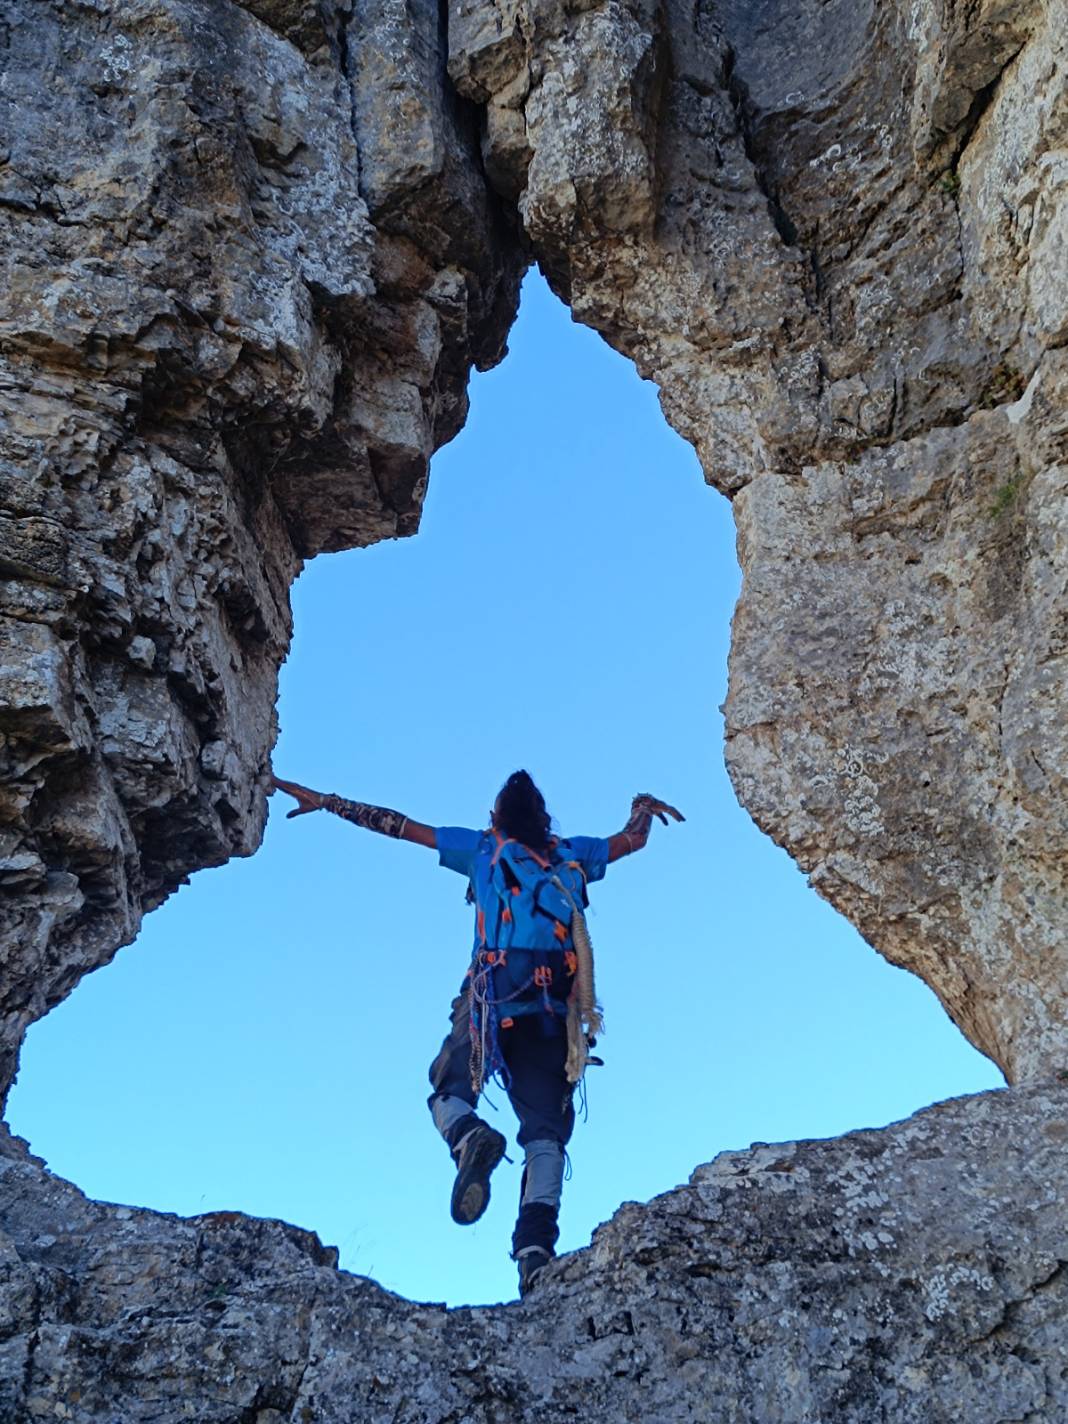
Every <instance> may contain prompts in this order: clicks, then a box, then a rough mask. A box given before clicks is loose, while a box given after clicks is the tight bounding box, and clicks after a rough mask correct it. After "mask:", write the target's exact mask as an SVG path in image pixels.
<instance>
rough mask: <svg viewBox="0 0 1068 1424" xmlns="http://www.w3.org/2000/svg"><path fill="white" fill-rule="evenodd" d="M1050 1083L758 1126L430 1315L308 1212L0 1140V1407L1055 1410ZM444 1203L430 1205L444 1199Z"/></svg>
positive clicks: (945, 1414)
mask: <svg viewBox="0 0 1068 1424" xmlns="http://www.w3.org/2000/svg"><path fill="white" fill-rule="evenodd" d="M1066 1141H1068V1089H1065V1088H1056V1087H1048V1088H1016V1089H1008V1090H1005V1091H1002V1092H999V1093H991V1094H985V1095H981V1096H977V1097H974V1098H963V1099H958V1100H957V1101H955V1102H949V1103H944V1104H941V1105H939V1106H938V1107H935V1108H931V1109H928V1110H927V1111H926V1112H923V1113H920V1114H918V1115H917V1116H916V1117H914V1118H912V1119H910V1120H909V1121H907V1122H904V1123H898V1124H896V1125H895V1126H893V1127H890V1128H886V1129H884V1130H882V1131H879V1132H857V1133H850V1134H849V1135H848V1136H846V1137H842V1138H837V1139H834V1140H830V1141H826V1142H798V1143H792V1142H791V1143H783V1144H778V1145H776V1146H761V1145H757V1146H755V1147H753V1148H752V1149H750V1150H749V1151H747V1152H730V1153H725V1154H723V1155H722V1156H720V1157H718V1158H717V1159H716V1161H714V1162H712V1163H710V1164H709V1165H707V1166H704V1167H699V1168H698V1169H697V1170H696V1172H695V1173H694V1174H693V1177H692V1178H691V1181H690V1183H689V1185H688V1186H683V1187H679V1188H677V1189H676V1190H675V1191H672V1192H669V1193H667V1194H666V1195H664V1196H662V1197H657V1198H655V1199H654V1200H653V1201H651V1202H649V1203H648V1204H646V1205H639V1204H638V1203H635V1202H628V1203H625V1204H624V1205H623V1206H622V1207H621V1208H620V1209H619V1211H618V1212H617V1213H616V1215H615V1216H614V1217H613V1218H612V1220H611V1221H610V1222H608V1223H607V1224H606V1225H605V1226H602V1227H599V1228H598V1230H597V1231H596V1233H595V1234H594V1238H593V1242H592V1244H591V1245H590V1246H589V1247H588V1248H587V1249H586V1250H584V1251H578V1252H575V1253H574V1254H572V1255H569V1256H566V1257H563V1258H561V1259H560V1260H559V1261H558V1262H556V1263H554V1264H553V1265H552V1266H550V1267H549V1269H548V1271H547V1273H546V1274H545V1275H544V1276H543V1277H542V1279H541V1280H540V1281H539V1283H538V1285H537V1286H536V1287H535V1289H534V1291H533V1292H532V1294H531V1295H530V1296H528V1298H527V1299H526V1300H525V1301H523V1302H514V1303H512V1304H510V1305H501V1306H493V1307H481V1308H475V1309H459V1310H446V1309H445V1308H444V1307H442V1306H435V1305H420V1304H413V1303H412V1302H409V1301H405V1300H402V1299H400V1298H399V1297H397V1296H394V1295H391V1294H389V1293H388V1292H386V1291H383V1290H382V1289H381V1288H380V1287H379V1286H376V1285H375V1284H374V1283H373V1282H372V1281H369V1280H366V1279H364V1278H362V1277H359V1276H353V1275H349V1274H348V1273H347V1272H344V1271H338V1270H337V1269H336V1267H335V1265H334V1261H335V1259H336V1253H334V1252H333V1251H332V1250H331V1248H329V1247H324V1246H323V1245H322V1244H321V1243H320V1242H319V1240H318V1238H317V1237H316V1236H315V1235H314V1234H313V1233H311V1232H308V1231H301V1230H299V1229H298V1228H296V1227H293V1226H288V1225H286V1224H285V1223H283V1222H277V1221H262V1220H255V1219H252V1218H249V1217H246V1216H242V1215H240V1214H239V1213H237V1212H215V1213H212V1214H211V1215H208V1216H200V1217H191V1218H181V1217H175V1216H168V1215H160V1214H157V1213H154V1212H148V1211H137V1210H133V1209H131V1208H129V1207H116V1206H109V1205H103V1204H100V1203H95V1202H90V1201H87V1200H86V1199H85V1197H84V1196H82V1194H81V1193H80V1192H79V1191H78V1190H77V1189H76V1188H75V1187H72V1186H70V1185H69V1184H68V1183H66V1182H63V1181H60V1180H59V1179H57V1178H54V1177H52V1176H50V1175H49V1173H48V1172H47V1171H46V1170H45V1169H44V1168H43V1167H42V1165H41V1164H40V1163H39V1162H38V1161H37V1160H36V1159H34V1158H33V1157H31V1156H29V1155H28V1154H27V1153H25V1150H24V1148H23V1147H22V1144H20V1143H19V1141H18V1139H8V1140H7V1141H6V1142H0V1220H2V1222H3V1231H2V1233H0V1273H2V1274H0V1321H2V1340H0V1418H4V1419H5V1420H8V1419H11V1420H27V1421H30V1420H39V1419H48V1420H52V1419H63V1420H71V1421H76V1424H115V1421H117V1420H121V1424H186V1422H187V1421H193V1424H238V1421H241V1424H282V1421H286V1424H350V1421H387V1420H388V1421H391V1424H460V1421H461V1420H466V1421H468V1424H505V1421H508V1424H526V1421H529V1422H530V1424H534V1421H539V1424H570V1421H572V1420H574V1419H575V1418H585V1419H593V1420H598V1421H612V1422H613V1424H615V1421H635V1424H649V1421H658V1424H659V1421H663V1424H675V1421H680V1424H681V1421H697V1420H714V1421H716V1424H832V1421H833V1424H874V1421H882V1420H886V1421H893V1424H961V1421H967V1424H1008V1421H1010V1420H1016V1421H1020V1420H1024V1419H1026V1420H1028V1421H1031V1424H1045V1421H1049V1424H1059V1421H1061V1420H1063V1419H1064V1418H1065V1415H1066V1412H1068V1220H1066V1218H1065V1214H1064V1209H1063V1203H1064V1200H1065V1196H1066V1194H1068V1156H1066V1153H1065V1143H1066ZM445 1214H446V1208H445V1204H444V1203H443V1204H442V1216H443V1219H444V1217H445Z"/></svg>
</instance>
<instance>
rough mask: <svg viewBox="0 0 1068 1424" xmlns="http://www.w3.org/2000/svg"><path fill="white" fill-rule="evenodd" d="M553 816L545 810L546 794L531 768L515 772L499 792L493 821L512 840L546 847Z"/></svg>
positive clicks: (540, 847)
mask: <svg viewBox="0 0 1068 1424" xmlns="http://www.w3.org/2000/svg"><path fill="white" fill-rule="evenodd" d="M551 820H552V818H551V817H550V815H549V813H548V811H547V810H546V809H545V797H544V796H543V795H542V794H541V792H540V791H539V790H538V788H537V787H536V786H535V785H534V779H533V777H532V776H531V775H530V772H529V771H513V772H512V774H511V776H510V777H509V778H508V780H507V781H506V782H505V783H504V785H503V786H502V787H501V789H500V791H499V792H498V794H497V802H496V805H495V806H494V809H493V822H494V825H495V826H496V827H497V829H498V830H499V831H501V832H502V833H503V834H504V835H506V836H507V837H508V838H509V839H510V840H517V841H519V843H520V844H521V845H525V846H530V848H531V850H545V849H546V848H547V847H548V845H549V840H550V830H549V827H550V824H551Z"/></svg>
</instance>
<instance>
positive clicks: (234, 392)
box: [0, 0, 524, 1096]
mask: <svg viewBox="0 0 1068 1424" xmlns="http://www.w3.org/2000/svg"><path fill="white" fill-rule="evenodd" d="M249 11H255V14H253V13H249ZM249 11H246V10H244V9H241V8H239V7H238V6H236V5H234V4H231V3H229V0H226V3H214V2H213V0H211V3H197V0H194V3H192V4H186V3H184V0H182V3H178V0H175V3H157V0H131V3H129V4H124V5H123V6H122V7H121V15H120V14H119V13H118V12H116V11H115V10H114V7H112V6H111V5H108V4H103V3H101V4H96V3H86V4H83V3H70V4H67V3H63V0H54V3H49V0H30V3H23V0H17V3H4V4H0V16H2V17H3V18H2V19H0V43H2V45H3V47H4V73H3V80H2V89H0V102H2V104H3V110H4V114H5V119H6V122H5V125H4V129H5V133H6V138H5V146H4V150H3V157H4V160H5V161H4V164H3V167H2V168H0V221H2V222H3V225H4V229H5V240H4V254H3V259H2V260H3V263H4V292H5V301H4V304H3V311H2V316H0V321H2V325H0V362H2V373H0V380H2V382H3V394H4V402H5V410H6V412H7V414H6V419H5V421H4V424H3V427H2V429H0V607H2V617H0V707H2V710H0V756H2V759H3V773H4V774H3V781H4V789H3V792H2V793H0V796H2V799H0V820H2V826H3V828H2V829H0V883H2V887H3V891H4V894H5V924H4V926H3V945H4V948H3V951H2V953H3V961H2V962H3V966H4V972H3V975H2V976H0V1096H2V1095H3V1094H5V1093H6V1089H7V1087H8V1085H9V1083H10V1079H11V1077H12V1075H13V1072H14V1068H15V1064H16V1062H17V1052H18V1045H19V1043H20V1041H21V1037H22V1034H23V1032H24V1030H25V1027H26V1025H27V1024H28V1023H29V1022H30V1021H32V1020H33V1019H34V1018H37V1017H39V1016H40V1015H41V1014H42V1013H44V1012H45V1011H46V1010H47V1009H48V1008H50V1007H51V1006H52V1005H53V1004H55V1003H56V1002H58V1001H59V1000H60V999H62V998H63V997H64V996H65V995H66V994H67V993H69V992H70V990H71V989H72V988H73V986H74V985H75V983H77V981H78V979H79V978H80V976H81V975H82V974H83V973H85V972H86V971H87V970H89V969H92V968H95V967H97V966H98V965H99V964H102V963H106V962H107V960H108V959H109V958H110V957H111V956H112V954H113V953H114V952H115V950H116V949H117V948H118V947H119V946H120V945H121V944H124V943H126V942H128V941H129V940H130V939H131V938H132V937H133V936H134V934H135V933H136V931H137V928H138V924H139V922H140V917H141V914H142V912H143V911H144V910H146V909H151V908H152V907H153V906H155V905H157V904H159V902H160V901H161V900H163V899H164V898H165V897H166V896H167V895H168V894H169V893H170V891H171V890H173V889H174V888H175V886H176V885H178V884H179V883H180V882H181V881H182V880H183V878H184V877H186V876H187V875H188V874H189V873H190V872H191V871H193V870H196V869H198V868H200V867H201V866H205V865H213V864H219V863H221V862H222V861H224V860H226V859H227V858H228V857H229V856H230V855H233V854H248V853H249V852H251V851H252V850H253V849H254V848H255V847H256V845H258V843H259V838H260V834H261V832H262V828H263V823H264V820H265V816H266V801H265V799H264V798H265V792H266V786H267V772H268V758H269V754H270V749H271V746H272V744H273V741H274V737H275V733H276V727H275V715H274V703H275V700H276V695H277V673H278V667H279V665H280V663H281V661H282V659H283V658H284V656H285V652H286V648H287V645H288V639H289V632H290V614H289V600H288V590H289V584H290V582H291V581H292V579H293V577H294V576H295V574H296V573H297V571H298V570H299V567H300V562H301V560H302V559H303V558H304V557H307V556H308V555H310V554H314V553H316V552H317V551H319V550H320V549H324V548H341V547H345V546H349V545H354V544H363V543H368V542H371V541H374V540H376V539H380V538H383V537H388V536H393V535H397V534H404V533H408V532H411V531H412V530H413V529H414V528H415V527H416V524H417V523H418V516H419V508H420V503H421V498H422V492H423V488H424V485H425V478H426V465H427V459H428V457H429V455H430V453H431V451H432V450H433V449H434V448H435V447H436V446H437V445H439V444H441V443H442V442H443V441H444V440H447V439H449V438H451V437H452V436H453V435H454V434H455V433H456V431H457V429H458V428H459V427H460V425H461V423H462V421H463V418H464V415H465V413H466V395H465V387H466V383H467V377H468V372H469V369H470V366H471V364H472V362H474V363H476V364H480V365H485V364H489V363H492V362H493V361H495V360H497V359H498V358H499V356H500V355H501V353H502V351H503V343H504V336H505V332H506V330H507V327H508V325H509V323H510V321H511V318H512V315H513V313H514V308H515V302H516V294H517V284H518V277H519V274H520V272H521V269H522V266H523V262H524V259H523V258H522V257H521V255H520V253H519V250H518V248H517V246H516V242H515V238H514V233H513V226H514V224H513V223H512V220H511V219H510V218H509V216H508V215H507V212H506V210H505V208H504V205H503V204H501V203H500V202H499V201H498V200H497V199H496V198H494V197H493V196H492V195H491V194H490V193H489V191H488V189H487V187H486V184H485V181H484V178H483V176H482V171H481V164H480V162H479V160H478V144H477V130H476V120H475V117H474V114H473V111H471V110H469V109H468V107H467V106H465V105H464V104H463V103H462V101H460V100H459V99H457V98H456V97H455V96H454V95H452V94H451V93H449V92H447V90H446V87H445V83H444V75H443V73H442V71H443V66H444V55H443V48H442V47H443V38H442V36H441V34H440V33H439V30H440V25H439V16H438V10H437V7H436V6H435V5H433V4H430V3H429V0H428V3H427V4H424V5H423V6H422V8H420V7H419V6H415V7H413V8H410V9H405V11H404V15H405V17H406V18H405V22H404V25H403V26H401V25H398V23H397V16H396V15H395V14H391V12H390V8H389V6H388V5H380V6H375V5H371V4H368V5H367V6H363V7H357V9H356V10H354V11H352V12H351V13H350V12H349V10H348V9H347V7H330V6H319V5H313V4H310V3H309V4H306V5H300V4H298V3H292V4H289V5H285V4H278V5H274V6H271V5H269V4H266V3H262V4H259V5H250V6H249ZM256 16H259V18H257V17H256ZM272 24H273V25H277V27H278V28H277V29H272V28H270V26H271V25H272ZM372 57H373V58H372ZM376 65H378V66H379V68H380V69H381V71H382V72H381V73H379V72H377V71H376V69H375V66H376Z"/></svg>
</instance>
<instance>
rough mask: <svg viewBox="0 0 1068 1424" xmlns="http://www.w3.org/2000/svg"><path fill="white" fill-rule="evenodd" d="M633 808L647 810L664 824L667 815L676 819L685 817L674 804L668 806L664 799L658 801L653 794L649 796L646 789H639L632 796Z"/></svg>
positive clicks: (679, 819)
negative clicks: (635, 794)
mask: <svg viewBox="0 0 1068 1424" xmlns="http://www.w3.org/2000/svg"><path fill="white" fill-rule="evenodd" d="M634 809H635V810H636V811H637V810H641V811H648V812H649V814H650V815H651V816H656V817H657V819H658V820H659V821H661V822H662V823H663V824H664V825H665V826H666V825H667V823H668V817H669V816H674V817H675V820H676V821H685V819H686V817H685V816H684V815H683V814H682V812H681V811H677V810H676V809H675V807H674V806H669V805H668V803H667V802H666V801H658V800H657V798H656V797H655V796H650V795H649V793H648V792H647V791H640V792H639V793H638V795H637V796H635V798H634Z"/></svg>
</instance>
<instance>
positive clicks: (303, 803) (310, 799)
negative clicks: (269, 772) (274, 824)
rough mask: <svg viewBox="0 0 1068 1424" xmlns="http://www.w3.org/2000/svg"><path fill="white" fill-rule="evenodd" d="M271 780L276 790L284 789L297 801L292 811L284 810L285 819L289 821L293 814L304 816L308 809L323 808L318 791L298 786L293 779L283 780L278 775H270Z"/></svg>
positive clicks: (321, 798)
mask: <svg viewBox="0 0 1068 1424" xmlns="http://www.w3.org/2000/svg"><path fill="white" fill-rule="evenodd" d="M271 781H272V782H273V783H274V785H275V787H276V789H277V790H279V791H284V792H285V793H286V795H287V796H292V797H293V798H294V800H295V801H296V802H297V805H296V806H295V807H294V808H293V810H292V811H287V812H286V820H287V821H291V820H292V819H293V817H294V816H305V815H307V813H308V812H309V811H321V810H322V809H323V797H322V796H321V795H320V794H319V792H318V791H310V790H309V789H308V788H307V787H306V786H300V785H298V783H297V782H295V781H283V780H282V779H281V777H279V776H272V777H271Z"/></svg>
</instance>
